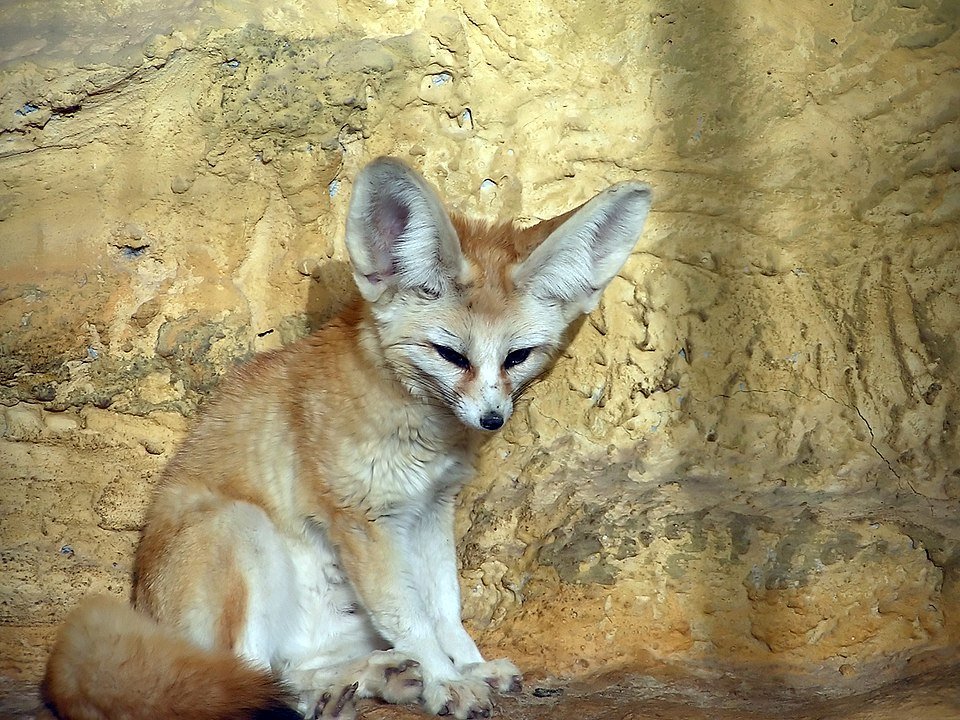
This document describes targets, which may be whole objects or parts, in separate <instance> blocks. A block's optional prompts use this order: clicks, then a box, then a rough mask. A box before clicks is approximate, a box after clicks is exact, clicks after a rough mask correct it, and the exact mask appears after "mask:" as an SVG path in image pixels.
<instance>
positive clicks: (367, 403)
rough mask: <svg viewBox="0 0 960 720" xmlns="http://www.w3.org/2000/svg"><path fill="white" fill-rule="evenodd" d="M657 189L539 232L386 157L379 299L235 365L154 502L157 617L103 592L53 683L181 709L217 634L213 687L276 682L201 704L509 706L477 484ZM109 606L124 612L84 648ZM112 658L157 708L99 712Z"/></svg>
mask: <svg viewBox="0 0 960 720" xmlns="http://www.w3.org/2000/svg"><path fill="white" fill-rule="evenodd" d="M649 203H650V191H649V188H648V187H647V186H645V185H642V184H622V185H617V186H614V187H612V188H610V189H609V190H607V191H605V192H604V193H601V194H600V195H598V196H597V197H596V198H594V199H593V200H591V201H590V202H589V203H587V204H586V205H584V206H582V207H581V208H579V209H578V210H576V211H572V212H570V213H567V214H566V215H564V216H562V217H560V218H556V219H554V220H551V221H546V222H544V223H541V224H540V225H537V226H535V227H533V228H529V229H527V230H517V229H515V228H514V227H513V226H512V225H510V224H504V225H498V226H493V227H488V226H482V225H478V224H475V223H470V222H466V221H463V220H460V219H458V218H452V217H450V216H449V215H448V214H447V212H446V210H445V209H444V207H443V205H442V203H441V202H440V200H439V198H438V196H437V195H436V193H435V191H434V190H433V189H432V188H431V187H430V186H429V185H428V184H427V183H426V182H425V181H424V180H423V178H421V177H420V176H419V175H418V174H416V173H415V172H414V171H413V170H411V169H410V168H408V167H407V166H405V165H403V164H402V163H400V162H398V161H396V160H391V159H380V160H377V161H375V162H373V163H371V164H370V165H368V166H367V167H366V168H365V169H364V170H363V172H362V173H361V174H360V176H359V177H358V178H357V180H356V183H355V187H354V194H353V198H352V200H351V206H350V212H349V219H348V224H347V234H346V242H347V247H348V250H349V252H350V256H351V261H352V263H353V267H354V274H355V277H356V281H357V285H358V288H359V290H360V293H361V296H362V300H361V301H359V302H358V303H357V304H356V305H355V306H353V307H352V308H351V309H350V310H349V311H347V312H346V313H344V314H343V315H342V316H341V317H339V318H337V319H336V320H334V321H333V322H331V323H330V324H329V325H327V326H326V327H324V328H323V329H321V330H319V331H318V332H317V333H315V334H314V335H312V336H310V337H308V338H306V339H304V340H302V341H301V342H299V343H296V344H294V345H292V346H290V347H288V348H285V349H283V350H281V351H278V352H273V353H268V354H265V355H262V356H259V357H257V358H255V359H254V360H253V361H252V362H250V363H248V364H246V365H244V366H242V367H241V368H239V369H238V370H237V371H236V372H235V373H233V374H232V375H231V376H230V377H229V378H227V379H226V380H225V381H224V383H223V386H222V387H221V389H220V391H219V393H218V395H217V397H216V398H215V399H213V400H211V401H210V402H209V404H208V405H207V406H206V407H205V409H204V412H203V416H202V418H201V420H200V421H199V423H198V425H197V427H196V429H195V430H194V431H193V433H192V434H191V436H190V437H189V439H188V440H187V441H186V442H185V443H184V445H183V447H182V448H181V450H180V451H179V452H178V453H177V455H176V456H175V458H174V459H173V460H172V461H171V463H170V465H169V466H168V468H167V470H166V472H165V475H164V478H163V482H162V484H161V487H160V490H159V492H158V494H157V497H156V499H155V501H154V503H153V506H152V508H151V509H150V511H149V514H148V516H147V520H146V526H145V529H144V533H143V538H142V541H141V545H140V548H139V551H138V557H137V578H136V590H135V608H136V610H137V611H139V612H138V613H134V614H132V613H131V611H130V610H129V609H125V608H123V607H122V606H120V605H119V604H117V605H114V606H111V605H110V603H109V601H97V602H98V603H99V604H97V605H96V609H95V611H90V610H87V611H84V610H82V611H80V612H79V613H78V614H76V615H74V616H72V618H71V619H70V620H69V621H68V622H67V624H66V626H65V628H64V630H63V631H62V633H61V638H60V640H59V641H58V644H57V646H56V648H55V650H54V653H53V655H52V658H51V662H50V666H49V670H48V678H47V683H46V687H47V692H48V696H49V697H50V699H51V701H52V702H53V704H54V705H55V706H56V708H57V710H58V712H59V713H60V714H61V715H63V716H64V717H68V718H119V717H129V718H135V717H144V718H146V717H150V718H163V717H172V715H170V714H169V713H168V714H166V715H165V714H164V713H163V708H164V707H165V699H164V698H166V697H167V696H168V695H169V694H170V693H172V692H180V693H181V695H182V696H183V697H186V693H185V691H183V690H182V689H181V690H180V691H176V690H174V689H173V688H174V687H176V686H177V682H178V678H179V679H180V680H182V678H181V676H180V674H179V672H178V670H177V668H178V667H179V665H178V663H181V662H182V663H184V667H186V663H188V661H189V662H194V663H196V662H198V661H197V660H196V656H197V653H199V654H200V655H199V656H200V657H203V653H204V652H206V653H209V657H214V656H215V657H216V658H217V659H218V663H219V664H217V665H216V667H214V664H213V663H211V664H210V669H209V670H208V671H199V672H197V671H193V673H192V674H191V675H190V677H194V676H197V677H199V678H201V682H200V687H198V688H197V689H196V693H197V694H196V695H191V697H198V698H200V697H202V688H203V687H206V688H207V691H208V692H209V693H214V694H216V693H218V692H221V688H223V687H226V686H227V685H229V683H230V682H231V681H232V682H234V684H236V682H238V681H237V678H242V677H248V676H249V674H250V673H253V674H254V676H255V677H257V678H259V679H258V680H257V683H259V685H258V686H261V685H262V686H263V687H267V688H268V689H269V688H272V689H270V690H269V692H268V691H264V692H265V694H264V696H263V697H260V696H257V695H256V693H254V694H253V696H252V698H251V699H245V700H244V702H246V706H239V707H228V708H227V709H225V710H218V711H217V712H219V713H220V714H216V713H213V714H208V715H203V714H202V711H201V709H200V708H199V707H198V709H197V712H196V715H195V716H196V717H211V718H212V717H245V716H249V717H252V716H253V713H255V712H256V711H257V710H258V707H262V706H269V705H270V703H273V704H274V705H276V703H277V702H278V698H282V697H283V692H284V690H285V689H289V690H290V691H291V692H292V697H293V699H294V703H295V704H296V705H297V707H298V708H299V710H300V711H301V712H304V713H307V714H308V715H312V714H313V713H315V712H316V713H318V714H319V715H320V716H322V717H341V718H345V717H350V716H351V715H352V714H353V703H354V700H355V698H358V697H372V696H375V697H380V698H383V699H384V700H386V701H388V702H396V703H413V702H419V703H421V704H422V706H423V707H424V709H425V710H427V711H428V712H430V713H436V714H451V715H453V716H454V717H456V718H468V717H479V716H486V715H488V714H489V713H490V711H491V708H492V697H491V693H493V692H509V691H512V690H515V689H517V688H518V687H519V682H520V672H519V670H518V669H517V668H516V667H515V666H514V665H513V664H512V663H511V662H509V661H508V660H505V659H501V660H494V661H487V660H485V659H484V658H483V657H482V655H481V653H480V651H479V650H478V649H477V646H476V645H475V644H474V642H473V640H472V639H471V638H470V636H469V635H468V634H467V632H466V631H465V630H464V629H463V626H462V624H461V622H460V593H459V587H458V581H457V569H456V557H455V547H454V538H453V510H454V501H455V498H456V494H457V491H458V490H459V488H460V487H461V485H462V484H463V483H464V482H465V481H466V480H467V479H468V478H469V476H470V473H471V465H472V458H473V453H474V448H475V445H476V443H477V442H478V441H480V440H482V435H483V433H484V431H491V430H496V429H499V427H501V426H502V425H503V423H504V422H506V421H507V419H508V418H509V417H510V414H511V413H512V411H513V407H514V402H515V401H516V399H517V397H518V396H519V395H520V393H521V392H523V390H524V389H525V388H526V387H527V386H528V385H529V384H530V383H531V382H532V381H533V380H534V379H535V378H536V377H537V376H538V375H539V374H540V373H542V372H543V370H544V369H546V367H547V366H548V364H549V362H550V361H551V359H552V358H553V356H554V355H555V353H556V351H557V350H558V348H559V347H560V345H561V343H562V338H563V334H564V332H565V330H566V328H567V326H568V324H569V323H570V322H571V321H572V320H573V319H574V318H575V317H577V316H579V315H580V314H582V313H584V312H589V311H590V310H591V309H592V308H593V307H594V306H595V304H596V302H597V300H598V298H599V295H600V293H601V292H602V290H603V288H604V287H605V286H606V285H607V283H608V282H609V281H610V280H611V279H612V278H613V277H614V276H615V275H616V273H617V272H618V270H619V268H620V267H621V265H622V264H623V262H624V261H625V259H626V257H627V256H628V254H629V252H630V250H631V249H632V247H633V244H634V242H635V241H636V238H637V237H638V235H639V233H640V231H641V228H642V226H643V222H644V219H645V217H646V214H647V211H648V209H649ZM104 603H106V604H104ZM104 618H107V619H106V620H104ZM148 618H149V619H148ZM97 622H99V623H103V622H106V623H107V624H110V625H111V627H112V628H113V630H114V631H113V632H112V633H111V634H107V635H105V636H104V638H103V640H102V642H101V641H92V642H90V643H86V647H84V645H85V644H84V643H83V642H79V641H77V638H79V637H86V636H88V635H89V632H90V627H91V625H93V624H96V623H97ZM84 633H87V634H88V635H84ZM145 635H149V636H150V637H155V636H164V637H169V638H170V641H169V642H166V643H160V642H158V643H156V647H157V653H158V654H160V655H162V658H163V662H158V663H157V667H161V668H162V669H161V670H159V671H157V670H156V669H154V670H147V669H145V667H144V666H143V664H142V663H139V664H138V663H132V662H124V661H123V658H124V657H126V655H125V653H126V654H127V655H128V654H129V653H130V652H131V651H130V650H129V648H128V647H127V646H129V645H130V644H131V643H134V644H135V642H140V644H141V645H142V644H143V643H145V642H146V640H143V641H142V642H141V641H134V640H132V639H131V638H141V639H142V638H143V637H145ZM125 648H127V649H125ZM191 653H192V654H191ZM224 653H227V658H228V659H227V660H224V655H223V654H224ZM229 658H237V660H236V662H232V661H230V660H229ZM92 664H95V665H96V666H97V668H98V671H97V678H98V682H103V678H110V679H111V681H110V684H111V686H112V687H113V689H114V690H113V692H114V696H115V697H125V698H127V699H126V700H125V701H124V703H123V705H124V707H127V706H133V707H135V706H136V705H137V703H136V702H135V701H134V700H133V699H132V698H133V697H134V695H136V694H139V695H140V697H141V698H142V702H141V706H142V708H143V712H142V713H141V714H139V715H138V714H137V713H136V712H133V713H127V714H123V715H121V714H118V713H112V712H111V711H110V710H109V707H107V706H106V705H104V704H103V703H100V706H101V707H104V708H106V709H103V710H97V711H96V712H90V711H89V708H90V707H92V706H93V705H96V702H94V703H92V704H91V702H90V698H91V697H94V698H95V697H96V696H97V694H98V692H101V691H100V690H98V689H97V687H95V685H96V683H95V682H93V683H92V684H91V682H92V681H90V680H89V679H87V680H85V679H84V675H83V673H82V672H79V668H83V667H89V666H91V665H92ZM191 667H193V666H191ZM204 672H206V673H207V674H206V675H205V674H204ZM244 673H247V674H248V675H244ZM134 675H136V677H134ZM145 675H149V678H150V679H149V682H147V681H145V680H144V676H145ZM231 679H232V680H231ZM272 679H276V680H281V681H283V683H285V685H284V686H281V685H280V684H279V683H276V682H275V681H274V680H272ZM271 682H273V685H271ZM241 684H242V682H241ZM126 687H129V688H130V695H129V696H126V695H125V694H124V692H125V691H124V688H126ZM145 687H146V688H148V690H147V691H145V690H144V688H145ZM191 687H192V686H191ZM113 702H116V703H118V704H119V700H114V701H113ZM196 702H198V703H199V704H201V705H202V700H200V699H198V700H196ZM257 703H260V706H258V705H257ZM248 706H249V707H248ZM97 712H99V713H100V714H96V713H97ZM244 713H246V715H244ZM258 717H263V715H260V716H258Z"/></svg>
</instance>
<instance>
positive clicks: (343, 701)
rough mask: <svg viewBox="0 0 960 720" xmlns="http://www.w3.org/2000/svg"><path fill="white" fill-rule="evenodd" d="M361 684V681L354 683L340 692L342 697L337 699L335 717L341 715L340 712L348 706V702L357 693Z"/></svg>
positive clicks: (334, 710)
mask: <svg viewBox="0 0 960 720" xmlns="http://www.w3.org/2000/svg"><path fill="white" fill-rule="evenodd" d="M359 686H360V684H359V683H354V684H353V685H350V686H349V687H346V688H344V690H343V692H342V693H340V699H339V700H337V706H336V707H335V708H334V709H333V716H334V717H340V713H341V712H342V711H343V708H344V707H346V705H347V703H348V702H350V701H351V700H353V696H354V695H356V694H357V688H358V687H359Z"/></svg>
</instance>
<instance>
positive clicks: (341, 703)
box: [307, 683, 358, 720]
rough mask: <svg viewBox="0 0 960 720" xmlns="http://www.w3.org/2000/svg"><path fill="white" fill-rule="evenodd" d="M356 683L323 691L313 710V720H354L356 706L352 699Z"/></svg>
mask: <svg viewBox="0 0 960 720" xmlns="http://www.w3.org/2000/svg"><path fill="white" fill-rule="evenodd" d="M357 685H358V684H357V683H353V684H352V685H347V686H346V687H343V688H339V689H337V690H325V691H323V692H322V693H321V694H320V697H319V699H318V700H317V704H316V706H315V707H314V709H313V715H312V716H311V715H309V714H308V715H307V717H308V718H310V717H312V718H313V720H356V717H357V706H356V700H355V699H354V698H355V696H356V694H357Z"/></svg>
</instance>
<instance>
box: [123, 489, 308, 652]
mask: <svg viewBox="0 0 960 720" xmlns="http://www.w3.org/2000/svg"><path fill="white" fill-rule="evenodd" d="M178 490H179V492H178V493H177V494H176V495H175V496H173V497H163V496H161V497H160V498H158V502H157V503H156V505H155V507H154V510H153V512H152V514H151V517H150V519H149V521H148V523H147V527H146V528H145V530H144V536H143V540H142V542H141V544H140V548H139V551H138V557H137V587H136V605H137V607H138V609H140V610H142V611H144V612H146V613H147V614H149V615H151V616H153V617H154V618H156V619H157V620H158V621H159V622H160V623H161V624H162V625H165V626H168V627H171V628H175V629H176V630H177V631H178V633H179V634H180V635H181V636H183V637H185V638H186V639H188V640H190V641H191V642H193V643H194V644H196V645H197V646H199V647H201V648H207V649H221V650H230V651H232V652H233V653H235V654H236V655H239V656H240V657H242V658H244V659H245V660H247V661H248V662H249V663H250V664H252V665H254V666H256V667H263V668H269V667H271V666H272V665H273V664H274V662H275V661H276V659H277V657H278V654H279V653H281V652H282V649H283V647H284V645H285V644H286V643H287V638H289V637H290V635H291V634H292V633H293V632H294V631H295V630H296V627H297V624H298V616H299V608H298V603H297V598H298V593H297V587H296V570H295V568H294V566H293V562H292V558H291V555H290V553H289V552H288V549H287V543H286V542H285V540H284V537H283V536H282V535H281V533H280V532H279V530H278V529H277V528H276V526H275V525H274V524H273V522H272V521H271V520H270V519H269V517H268V516H267V514H266V513H265V512H264V511H263V510H262V509H261V508H259V507H257V506H256V505H252V504H250V503H246V502H241V501H236V500H231V499H227V498H223V497H222V496H218V495H216V494H214V493H210V492H209V491H207V490H205V489H203V488H197V489H196V490H191V489H187V488H179V489H178ZM171 495H172V493H171Z"/></svg>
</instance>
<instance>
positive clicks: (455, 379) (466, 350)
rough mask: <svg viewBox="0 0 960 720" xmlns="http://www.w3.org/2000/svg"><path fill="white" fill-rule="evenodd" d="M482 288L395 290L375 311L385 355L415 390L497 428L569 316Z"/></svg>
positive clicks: (478, 424)
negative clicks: (482, 296) (484, 293)
mask: <svg viewBox="0 0 960 720" xmlns="http://www.w3.org/2000/svg"><path fill="white" fill-rule="evenodd" d="M476 290H477V289H476V288H473V287H470V286H467V287H465V288H461V289H459V290H458V291H457V292H453V293H448V294H445V295H443V296H441V297H436V298H434V297H429V296H423V295H422V294H419V293H412V294H408V295H407V296H406V297H404V296H395V297H394V298H393V299H392V301H391V302H390V308H389V311H388V312H387V313H375V317H377V319H378V328H379V331H380V341H381V343H382V346H383V348H384V357H385V358H386V360H387V362H388V363H389V364H390V366H391V368H393V370H394V372H395V374H396V375H397V377H399V378H400V379H401V381H402V382H403V383H404V384H405V385H406V386H407V388H408V389H409V390H410V391H411V392H413V393H414V394H416V395H418V396H420V397H425V398H435V399H438V400H440V401H441V402H442V403H443V404H444V405H446V406H447V407H449V408H450V409H451V410H452V411H453V413H454V414H455V415H456V416H457V417H458V418H459V419H460V421H461V422H463V423H464V424H465V425H467V426H468V427H471V428H476V429H481V430H499V429H500V428H501V427H502V426H503V424H504V423H505V422H506V421H507V419H508V418H509V417H510V415H511V414H512V413H513V407H514V403H515V402H516V400H517V398H519V397H520V394H521V393H522V392H523V391H524V390H525V389H526V388H527V386H528V385H529V384H530V383H531V382H533V380H535V379H536V378H537V376H538V375H539V374H540V373H542V372H543V370H544V369H545V368H546V367H547V366H548V365H549V363H550V361H551V359H552V358H553V355H554V353H555V351H556V349H557V347H558V346H559V345H560V342H561V340H562V336H563V332H564V330H565V328H566V323H565V322H563V318H562V317H560V314H559V313H558V312H556V311H555V310H554V311H553V312H551V309H550V308H544V307H541V306H538V305H537V304H535V303H533V302H531V298H528V297H524V296H523V295H522V294H519V293H516V294H514V295H510V296H505V297H499V298H495V299H491V298H488V299H487V303H483V302H481V301H480V300H478V299H477V298H476V297H474V296H475V295H477V294H479V293H477V292H476Z"/></svg>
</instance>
